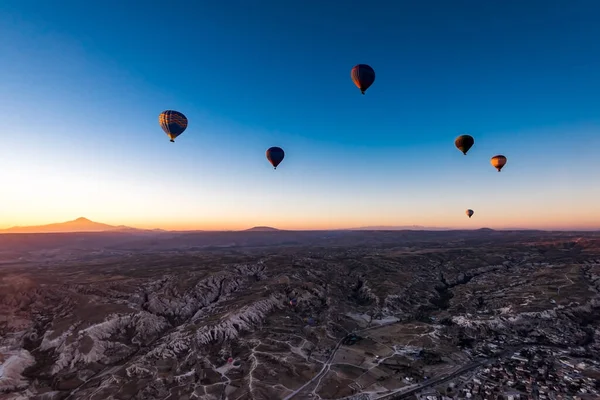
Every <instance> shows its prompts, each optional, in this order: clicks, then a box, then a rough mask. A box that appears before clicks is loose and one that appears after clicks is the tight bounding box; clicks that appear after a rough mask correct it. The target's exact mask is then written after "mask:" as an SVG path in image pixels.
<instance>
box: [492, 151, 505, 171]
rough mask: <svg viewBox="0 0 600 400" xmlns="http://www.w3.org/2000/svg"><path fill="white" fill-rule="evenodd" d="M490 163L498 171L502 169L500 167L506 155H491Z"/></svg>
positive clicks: (503, 164)
mask: <svg viewBox="0 0 600 400" xmlns="http://www.w3.org/2000/svg"><path fill="white" fill-rule="evenodd" d="M490 163H491V164H492V166H493V167H494V168H496V169H497V170H498V172H500V171H501V170H502V167H504V166H505V165H506V157H504V156H503V155H500V154H499V155H497V156H494V157H492V159H491V160H490Z"/></svg>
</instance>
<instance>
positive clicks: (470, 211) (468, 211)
mask: <svg viewBox="0 0 600 400" xmlns="http://www.w3.org/2000/svg"><path fill="white" fill-rule="evenodd" d="M466 213H467V216H468V217H469V218H471V217H472V216H473V214H475V212H474V211H473V210H471V209H469V210H467V211H466Z"/></svg>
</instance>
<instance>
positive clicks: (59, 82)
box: [0, 0, 600, 230]
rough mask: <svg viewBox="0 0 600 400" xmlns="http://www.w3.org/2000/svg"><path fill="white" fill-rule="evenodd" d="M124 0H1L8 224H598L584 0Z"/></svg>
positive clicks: (598, 132)
mask: <svg viewBox="0 0 600 400" xmlns="http://www.w3.org/2000/svg"><path fill="white" fill-rule="evenodd" d="M125 3H127V2H116V1H108V2H106V3H103V4H102V5H96V6H94V7H91V6H90V5H89V4H86V3H81V2H72V4H71V3H69V4H70V5H69V6H68V7H67V6H66V5H65V7H64V11H61V12H60V13H59V12H56V10H55V9H54V8H55V7H54V6H53V5H52V4H50V3H48V4H44V3H35V4H34V3H33V2H32V3H31V4H27V3H26V2H20V1H16V0H14V1H13V0H9V1H7V2H3V3H2V4H0V37H2V38H3V40H2V42H1V43H0V51H1V52H2V54H3V58H4V59H6V60H10V62H7V63H1V64H0V74H1V75H2V77H3V85H1V86H0V99H1V107H0V118H2V120H3V121H5V124H4V132H3V133H4V134H3V141H2V143H1V144H0V163H1V164H2V169H1V171H2V172H1V173H0V188H2V192H1V196H0V202H1V203H0V204H1V207H0V229H6V228H10V227H13V226H29V225H44V224H51V223H57V222H64V221H69V220H74V219H75V218H77V217H86V218H89V219H90V220H92V221H96V222H101V223H106V224H110V225H127V226H131V227H136V228H144V229H154V228H162V229H168V230H240V229H248V228H251V227H253V226H271V227H275V228H279V229H286V230H294V229H298V230H310V229H347V228H358V227H365V226H411V225H418V226H424V227H437V228H439V227H444V228H451V229H478V228H482V227H488V228H496V229H506V228H532V229H573V230H577V229H582V230H583V229H585V230H590V229H599V230H600V206H599V205H598V204H600V167H599V162H598V151H599V149H600V111H599V110H600V97H598V95H597V94H598V93H599V92H600V73H598V71H600V49H598V48H597V46H596V45H595V38H597V37H598V35H600V25H598V24H597V23H596V21H594V19H593V18H592V16H593V15H594V13H593V12H590V10H589V7H587V8H586V7H577V6H575V5H573V6H572V7H567V6H566V5H565V6H560V5H548V4H546V3H543V2H539V3H537V2H531V3H530V5H529V6H526V5H523V4H521V5H519V4H505V5H504V6H503V7H502V8H498V7H494V6H492V5H489V4H481V3H480V2H473V3H472V5H471V6H469V7H468V10H465V9H461V8H460V7H456V6H452V5H450V4H448V5H446V3H442V2H440V6H439V7H436V8H435V9H433V8H430V7H428V6H427V5H425V4H423V5H417V4H409V3H402V4H396V3H392V2H385V3H384V2H381V3H380V6H373V8H372V10H371V11H368V12H366V15H364V16H362V18H361V19H360V22H357V20H356V18H355V16H352V15H351V14H350V12H351V10H352V7H351V5H348V4H345V5H344V6H343V7H341V8H340V7H339V6H338V7H335V6H334V5H332V4H327V3H317V2H311V1H309V2H308V3H306V4H303V5H302V6H300V5H299V6H298V7H299V8H298V9H297V10H295V9H292V8H289V7H286V5H285V4H283V3H279V2H275V1H264V2H260V4H261V5H260V6H251V5H249V4H248V3H245V2H236V3H235V4H236V7H232V6H231V4H230V5H227V4H225V3H223V4H219V3H214V4H209V3H206V4H202V6H200V5H199V4H198V5H195V4H194V3H190V2H188V3H181V4H180V5H177V6H176V5H175V4H176V3H177V2H175V3H174V5H173V6H172V7H170V8H167V9H165V8H163V7H158V6H151V5H147V6H145V7H144V10H143V11H139V12H142V14H143V15H142V16H140V18H135V19H132V17H131V15H132V13H134V12H136V11H135V10H137V9H138V8H139V7H138V6H135V5H133V4H129V5H127V4H125ZM534 4H537V5H536V6H534ZM593 7H594V11H600V4H599V5H596V6H593ZM181 8H186V9H187V12H186V13H181V12H180V9H181ZM230 8H231V9H233V8H235V9H236V12H235V13H234V12H230V11H228V9H230ZM490 8H493V12H492V10H491V9H490ZM517 8H518V11H519V12H516V11H517ZM317 9H318V10H319V12H316V10H317ZM178 10H179V11H178ZM491 15H493V17H492V16H491ZM531 15H536V19H535V21H534V22H535V23H533V22H532V21H531V18H530V16H531ZM83 16H85V17H83ZM175 20H177V21H179V22H178V23H166V22H164V21H175ZM509 25H510V26H511V27H512V28H511V29H510V30H509V31H507V30H506V26H509ZM107 27H110V29H107ZM205 38H210V40H209V39H205ZM523 38H527V40H523ZM575 44H576V45H575ZM363 62H364V63H369V65H372V66H373V68H374V69H375V72H376V81H375V83H374V84H373V86H372V87H371V88H370V89H369V90H368V91H367V93H366V94H365V95H364V96H363V95H361V94H360V92H359V90H358V89H357V88H356V87H355V86H354V84H353V83H352V81H351V79H350V69H351V68H352V67H353V66H354V65H355V64H357V63H363ZM166 109H174V110H179V111H181V112H183V113H184V114H185V115H186V116H187V118H188V119H189V126H188V128H187V130H186V131H185V132H184V133H183V134H182V135H181V136H179V137H178V138H177V139H176V141H175V143H169V139H168V137H167V136H166V135H165V134H164V133H163V132H162V130H161V128H160V127H159V126H158V114H159V113H160V112H162V111H163V110H166ZM462 133H468V134H470V135H473V136H474V138H475V145H474V146H473V148H472V149H471V150H470V151H469V153H468V155H467V156H464V155H463V154H461V153H460V152H459V151H458V150H457V149H456V148H455V147H454V139H455V138H456V137H457V136H458V135H460V134H462ZM271 146H281V147H282V148H283V149H284V150H285V152H286V155H285V159H284V161H283V162H282V163H281V165H280V166H279V167H278V168H277V170H276V171H274V170H273V168H272V166H271V165H270V164H269V163H268V162H267V160H266V158H265V150H266V149H267V148H268V147H271ZM495 154H504V155H506V156H507V158H508V163H507V165H506V167H505V168H504V169H503V170H502V172H500V173H498V172H497V171H496V170H495V169H494V168H493V167H492V166H491V165H490V157H491V156H493V155H495ZM467 208H471V209H473V210H474V211H475V214H474V215H473V217H472V218H471V219H469V218H467V217H466V216H465V210H466V209H467Z"/></svg>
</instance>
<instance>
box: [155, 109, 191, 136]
mask: <svg viewBox="0 0 600 400" xmlns="http://www.w3.org/2000/svg"><path fill="white" fill-rule="evenodd" d="M158 123H159V124H160V127H161V128H162V129H163V131H165V133H166V134H167V136H168V137H169V139H171V142H175V138H176V137H177V136H179V135H181V134H182V133H183V131H185V129H186V128H187V126H188V119H187V118H186V116H185V115H183V114H182V113H180V112H179V111H173V110H166V111H163V112H161V113H160V115H159V116H158Z"/></svg>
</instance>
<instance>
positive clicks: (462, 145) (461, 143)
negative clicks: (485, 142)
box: [454, 135, 475, 156]
mask: <svg viewBox="0 0 600 400" xmlns="http://www.w3.org/2000/svg"><path fill="white" fill-rule="evenodd" d="M474 144H475V139H473V136H471V135H460V136H459V137H457V138H456V140H454V145H455V146H456V148H457V149H459V150H460V151H462V152H463V154H464V155H465V156H466V155H467V151H469V149H470V148H471V147H473V145H474Z"/></svg>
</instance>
